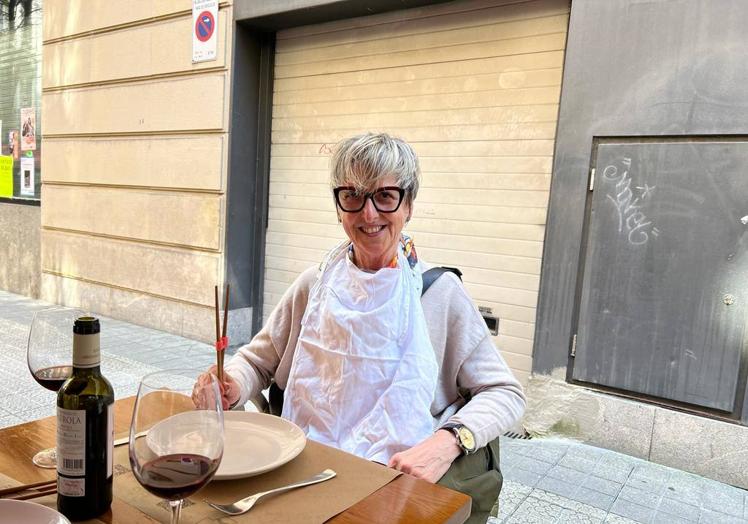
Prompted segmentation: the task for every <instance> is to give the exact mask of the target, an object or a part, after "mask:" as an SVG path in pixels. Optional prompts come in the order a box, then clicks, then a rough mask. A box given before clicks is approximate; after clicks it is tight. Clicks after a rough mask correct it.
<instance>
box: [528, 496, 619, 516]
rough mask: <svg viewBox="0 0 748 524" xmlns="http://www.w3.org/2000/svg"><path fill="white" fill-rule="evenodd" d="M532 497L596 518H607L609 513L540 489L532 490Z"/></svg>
mask: <svg viewBox="0 0 748 524" xmlns="http://www.w3.org/2000/svg"><path fill="white" fill-rule="evenodd" d="M530 496H532V497H535V498H537V499H540V500H544V501H546V502H550V503H551V504H555V505H557V506H561V507H562V508H564V509H569V510H572V511H575V512H577V513H583V514H585V515H589V516H591V517H595V518H600V519H603V518H605V515H606V513H607V512H606V511H604V510H602V509H600V508H596V507H594V506H590V505H588V504H584V503H582V502H579V501H577V500H572V499H570V498H566V497H563V496H561V495H557V494H555V493H551V492H548V491H545V490H542V489H540V488H535V489H534V490H532V493H531V494H530Z"/></svg>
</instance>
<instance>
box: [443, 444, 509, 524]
mask: <svg viewBox="0 0 748 524" xmlns="http://www.w3.org/2000/svg"><path fill="white" fill-rule="evenodd" d="M503 483H504V478H503V477H502V476H501V470H500V469H499V439H498V438H497V439H496V440H493V441H491V442H489V443H488V445H487V446H485V447H483V448H481V449H479V450H478V451H476V452H475V453H473V454H472V455H463V456H461V457H457V458H456V459H455V461H454V462H453V463H452V465H451V466H450V467H449V469H448V470H447V472H446V473H445V474H444V476H443V477H442V478H441V479H439V482H438V483H437V484H441V485H442V486H445V487H447V488H449V489H453V490H455V491H459V492H461V493H465V494H466V495H470V497H471V498H472V499H473V503H472V506H471V511H470V518H469V519H468V520H467V523H468V524H478V523H481V524H483V523H485V522H486V521H487V520H488V517H489V516H494V517H495V516H496V514H497V511H498V499H499V492H500V491H501V485H502V484H503Z"/></svg>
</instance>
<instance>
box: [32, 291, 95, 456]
mask: <svg viewBox="0 0 748 524" xmlns="http://www.w3.org/2000/svg"><path fill="white" fill-rule="evenodd" d="M85 315H86V313H85V312H83V311H81V310H80V309H73V308H68V307H62V306H55V307H50V308H47V309H42V310H40V311H37V312H36V313H35V314H34V318H33V320H32V321H31V328H30V329H29V339H28V343H27V345H26V363H27V364H28V366H29V371H30V372H31V376H32V377H34V380H36V381H37V382H38V383H39V385H41V386H43V387H45V388H46V389H48V390H50V391H57V390H59V389H60V387H61V386H62V384H63V383H64V382H65V381H66V380H67V379H68V378H69V377H70V375H71V374H72V373H73V323H74V322H75V319H76V318H79V317H82V316H85ZM32 460H33V462H34V464H36V465H37V466H39V467H40V468H49V469H52V468H55V467H56V466H57V454H56V452H55V448H47V449H44V450H42V451H40V452H38V453H37V454H36V455H34V458H33V459H32Z"/></svg>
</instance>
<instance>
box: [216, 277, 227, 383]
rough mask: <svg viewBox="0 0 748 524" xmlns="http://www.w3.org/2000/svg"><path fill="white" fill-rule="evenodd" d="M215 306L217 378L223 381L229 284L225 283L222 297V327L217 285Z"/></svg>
mask: <svg viewBox="0 0 748 524" xmlns="http://www.w3.org/2000/svg"><path fill="white" fill-rule="evenodd" d="M215 306H216V363H217V365H216V367H217V373H218V380H220V381H221V382H223V355H224V353H223V352H224V350H225V349H226V348H227V347H228V345H229V339H228V337H227V336H226V331H227V329H228V323H229V285H228V284H226V294H225V295H224V297H223V329H221V320H220V315H221V314H220V311H219V305H218V286H216V287H215Z"/></svg>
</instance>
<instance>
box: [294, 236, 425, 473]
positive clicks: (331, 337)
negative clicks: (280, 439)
mask: <svg viewBox="0 0 748 524" xmlns="http://www.w3.org/2000/svg"><path fill="white" fill-rule="evenodd" d="M421 287H422V281H421V274H420V272H419V271H418V270H417V269H411V268H410V266H409V265H408V262H407V260H406V258H405V256H404V255H403V253H402V250H400V253H399V255H398V267H397V268H393V269H390V268H385V269H381V270H379V271H377V272H376V273H367V272H365V271H361V270H360V269H359V268H358V267H356V266H355V265H354V264H353V262H351V261H350V260H349V257H348V256H347V252H346V250H342V252H340V253H339V254H338V255H337V257H335V258H334V259H333V260H332V261H331V262H330V264H329V265H327V266H326V267H324V268H323V271H322V274H321V275H320V277H319V279H318V280H317V282H316V284H315V285H314V286H313V287H312V290H311V292H310V295H309V301H308V303H307V308H306V312H305V313H304V317H303V319H302V327H301V333H300V335H299V340H298V343H297V345H296V352H295V353H294V360H293V363H292V365H291V372H290V375H289V380H288V385H287V387H286V391H285V397H284V406H283V417H284V418H287V419H289V420H291V421H293V422H294V423H296V424H297V425H298V426H299V427H301V428H302V429H303V430H304V431H305V432H306V434H307V436H309V438H311V439H314V440H316V441H318V442H322V443H324V444H328V445H331V446H334V447H336V448H339V449H342V450H345V451H348V452H350V453H353V454H355V455H358V456H360V457H363V458H366V459H370V460H375V461H377V462H381V463H383V464H387V462H388V461H389V458H390V457H391V456H392V455H393V454H395V453H397V452H399V451H403V450H405V449H408V448H410V447H412V446H414V445H415V444H418V443H419V442H421V441H422V440H424V439H425V438H427V437H428V436H430V435H431V434H432V433H433V431H434V424H435V420H434V418H433V417H432V415H431V411H430V407H431V403H432V401H433V397H434V391H435V389H436V381H437V374H438V366H437V363H436V357H435V356H434V350H433V348H432V346H431V341H430V339H429V334H428V331H427V329H426V321H425V318H424V316H423V309H422V308H421V300H420V297H421Z"/></svg>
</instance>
